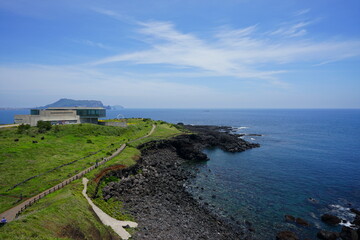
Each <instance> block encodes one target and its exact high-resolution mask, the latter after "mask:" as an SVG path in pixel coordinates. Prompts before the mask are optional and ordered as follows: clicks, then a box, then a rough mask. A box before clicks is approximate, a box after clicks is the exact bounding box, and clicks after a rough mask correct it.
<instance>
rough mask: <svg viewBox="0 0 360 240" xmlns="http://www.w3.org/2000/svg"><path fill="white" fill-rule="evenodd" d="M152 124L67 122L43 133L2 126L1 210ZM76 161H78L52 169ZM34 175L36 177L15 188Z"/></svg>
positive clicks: (81, 168)
mask: <svg viewBox="0 0 360 240" xmlns="http://www.w3.org/2000/svg"><path fill="white" fill-rule="evenodd" d="M151 127H152V124H151V123H149V122H143V121H142V120H134V124H132V125H130V126H128V127H127V128H121V127H110V126H99V125H93V124H80V125H64V126H58V127H57V128H58V130H56V129H55V128H54V127H53V129H52V130H50V131H48V132H46V133H43V134H39V133H37V129H36V127H33V128H30V129H29V130H28V131H27V132H26V133H22V134H19V133H17V129H16V128H11V129H0V169H1V170H0V184H1V185H0V212H3V211H5V210H6V209H8V208H11V207H12V206H14V205H15V204H16V202H17V201H18V199H19V198H18V197H20V195H22V196H23V198H27V197H31V196H34V195H36V194H38V193H40V192H42V191H44V190H46V189H48V188H50V187H51V186H54V185H56V184H57V183H60V182H62V181H63V180H65V179H67V178H69V177H70V176H72V175H75V174H76V173H78V172H80V171H82V170H84V169H85V168H87V167H89V166H91V165H93V164H95V162H96V160H97V159H101V158H103V157H106V156H108V155H109V154H111V153H112V152H114V151H115V150H116V148H118V147H120V145H121V144H123V143H125V142H127V141H129V140H132V139H136V138H139V137H142V136H144V135H146V134H147V133H148V132H149V131H150V129H151ZM42 137H43V138H44V140H41V138H42ZM15 139H18V141H15ZM33 141H37V142H38V143H33ZM74 160H77V161H76V162H74V163H72V164H70V165H68V166H64V167H61V168H59V169H56V170H54V171H51V170H52V169H54V168H56V167H58V166H61V165H62V164H66V163H69V162H72V161H74ZM37 175H39V176H37ZM33 176H37V177H35V178H33V179H31V180H29V181H26V182H24V183H22V184H20V185H18V186H16V187H15V188H13V187H14V186H15V185H16V184H19V183H21V182H23V181H24V180H26V179H28V178H30V177H33ZM12 188H13V189H12Z"/></svg>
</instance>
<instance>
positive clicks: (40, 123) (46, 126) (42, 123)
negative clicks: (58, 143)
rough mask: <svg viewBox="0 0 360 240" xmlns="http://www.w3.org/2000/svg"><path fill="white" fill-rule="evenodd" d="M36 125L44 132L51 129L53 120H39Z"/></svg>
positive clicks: (40, 131)
mask: <svg viewBox="0 0 360 240" xmlns="http://www.w3.org/2000/svg"><path fill="white" fill-rule="evenodd" d="M36 127H37V128H38V129H39V130H38V131H39V133H44V132H46V131H49V130H50V129H51V122H45V121H38V122H37V124H36Z"/></svg>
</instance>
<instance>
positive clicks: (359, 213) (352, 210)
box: [350, 208, 360, 215]
mask: <svg viewBox="0 0 360 240" xmlns="http://www.w3.org/2000/svg"><path fill="white" fill-rule="evenodd" d="M350 211H351V212H352V213H355V214H356V215H360V211H359V210H357V209H355V208H351V209H350Z"/></svg>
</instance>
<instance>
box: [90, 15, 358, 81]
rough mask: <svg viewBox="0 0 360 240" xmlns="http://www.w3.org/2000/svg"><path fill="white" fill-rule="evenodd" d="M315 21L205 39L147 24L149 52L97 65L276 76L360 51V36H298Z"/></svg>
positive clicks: (143, 27)
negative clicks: (344, 38)
mask: <svg viewBox="0 0 360 240" xmlns="http://www.w3.org/2000/svg"><path fill="white" fill-rule="evenodd" d="M309 24H311V22H309V21H308V22H299V23H296V24H294V25H292V26H290V27H289V28H285V27H284V28H280V29H277V30H276V31H273V32H271V33H270V34H266V33H261V32H260V31H259V30H258V29H257V28H258V27H257V26H256V25H254V26H249V27H247V28H242V29H230V28H222V29H220V30H218V31H217V32H216V33H215V34H214V36H210V37H208V38H206V39H204V38H200V37H198V36H196V35H195V34H193V33H183V32H181V31H179V30H177V29H176V28H175V26H174V25H173V24H172V23H171V22H158V21H149V22H141V23H139V25H138V26H139V28H138V29H137V32H138V33H139V34H140V37H139V38H141V39H142V40H143V39H144V38H145V39H146V41H145V42H146V44H148V49H147V50H142V51H134V52H132V53H128V54H119V55H114V56H111V57H107V58H104V59H101V60H99V61H96V62H93V63H91V64H92V65H103V64H107V63H114V62H131V63H134V64H159V65H163V66H168V67H169V66H173V67H183V68H190V69H193V70H195V71H204V72H206V73H209V72H212V73H213V74H216V75H220V76H232V77H237V78H259V79H270V80H271V79H272V80H274V79H276V78H277V75H278V74H280V73H283V72H286V71H287V70H288V68H287V67H286V66H285V65H284V64H285V63H309V64H310V65H313V64H317V63H322V62H326V61H328V60H331V61H336V60H341V59H344V58H349V57H353V56H359V55H360V41H359V40H348V41H311V40H305V39H301V38H297V39H295V38H294V37H295V36H297V37H300V36H302V35H304V34H305V33H306V30H305V29H304V27H306V26H308V25H309ZM289 36H291V37H293V38H289ZM279 37H280V38H279ZM269 69H270V70H269Z"/></svg>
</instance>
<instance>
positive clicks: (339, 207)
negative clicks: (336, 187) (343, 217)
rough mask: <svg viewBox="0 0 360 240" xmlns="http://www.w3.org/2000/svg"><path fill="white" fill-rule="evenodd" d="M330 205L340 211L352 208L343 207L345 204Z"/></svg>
mask: <svg viewBox="0 0 360 240" xmlns="http://www.w3.org/2000/svg"><path fill="white" fill-rule="evenodd" d="M329 206H330V207H331V208H333V209H336V210H340V211H349V210H350V208H347V207H343V206H341V205H338V204H330V205H329Z"/></svg>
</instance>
